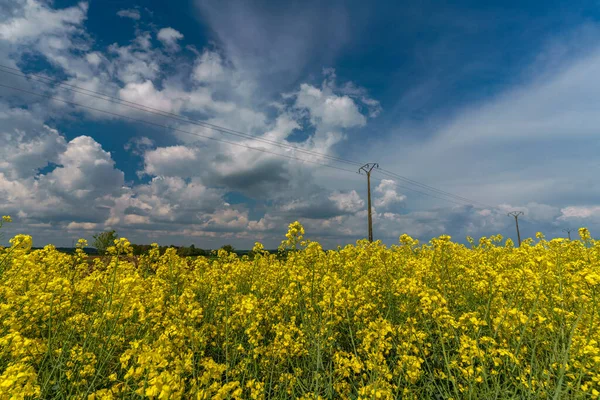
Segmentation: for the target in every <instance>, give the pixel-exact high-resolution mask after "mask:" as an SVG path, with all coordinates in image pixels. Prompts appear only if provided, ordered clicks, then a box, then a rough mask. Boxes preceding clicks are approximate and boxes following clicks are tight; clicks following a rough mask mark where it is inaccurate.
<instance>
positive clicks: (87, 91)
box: [0, 64, 361, 166]
mask: <svg viewBox="0 0 600 400" xmlns="http://www.w3.org/2000/svg"><path fill="white" fill-rule="evenodd" d="M4 69H10V70H15V71H19V70H18V69H16V68H11V67H8V66H5V65H2V64H0V72H2V73H5V74H10V75H14V76H18V77H21V78H25V79H32V77H33V80H35V81H36V82H40V83H43V84H46V85H51V84H54V85H55V86H60V87H63V88H65V89H66V90H69V91H72V92H74V93H79V94H83V95H85V96H90V97H93V98H96V99H99V100H104V101H108V102H111V103H113V104H120V105H122V106H125V107H129V108H132V109H135V110H138V111H143V112H147V113H149V114H153V115H158V116H161V117H167V118H172V119H175V120H178V121H182V122H185V123H189V124H193V125H197V126H202V127H204V128H208V129H212V130H215V131H218V132H220V133H227V134H230V135H234V136H238V137H242V138H245V139H250V140H256V141H260V142H264V143H268V144H271V145H273V146H278V147H281V148H287V149H292V150H296V151H298V152H301V153H304V154H307V155H311V156H317V157H321V158H326V159H329V160H332V161H337V162H340V163H345V164H350V165H356V166H358V165H361V163H360V162H358V161H352V160H348V159H344V158H341V157H336V156H332V155H329V154H323V153H319V152H315V151H312V150H306V149H303V148H301V147H298V146H294V145H292V144H289V143H281V142H277V141H274V140H270V139H266V138H263V137H259V136H256V135H252V134H250V133H245V132H241V131H236V130H234V129H230V128H225V127H221V126H218V125H215V124H211V123H209V122H205V121H198V120H194V119H191V118H188V117H185V116H182V115H179V114H175V113H172V112H169V111H164V110H160V109H157V108H153V107H150V106H146V105H143V104H140V103H135V102H132V101H128V100H123V99H120V98H118V97H114V96H110V95H107V94H104V93H101V92H97V91H94V90H90V89H86V88H82V87H80V86H76V85H71V84H68V83H64V82H61V81H59V80H57V79H53V78H48V77H44V76H40V75H36V74H23V73H15V72H10V71H5V70H4ZM46 81H50V82H46Z"/></svg>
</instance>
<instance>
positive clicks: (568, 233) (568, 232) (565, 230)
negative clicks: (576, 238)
mask: <svg viewBox="0 0 600 400" xmlns="http://www.w3.org/2000/svg"><path fill="white" fill-rule="evenodd" d="M572 230H573V229H563V232H565V233H566V234H567V235H569V240H571V231H572Z"/></svg>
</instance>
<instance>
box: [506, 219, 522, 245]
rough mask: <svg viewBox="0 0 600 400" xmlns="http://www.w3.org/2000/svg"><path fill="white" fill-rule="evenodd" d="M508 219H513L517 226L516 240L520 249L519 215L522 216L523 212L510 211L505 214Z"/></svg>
mask: <svg viewBox="0 0 600 400" xmlns="http://www.w3.org/2000/svg"><path fill="white" fill-rule="evenodd" d="M507 215H508V216H509V217H515V224H516V225H517V238H518V239H519V247H521V233H520V232H519V215H523V211H511V212H509V213H508V214H507Z"/></svg>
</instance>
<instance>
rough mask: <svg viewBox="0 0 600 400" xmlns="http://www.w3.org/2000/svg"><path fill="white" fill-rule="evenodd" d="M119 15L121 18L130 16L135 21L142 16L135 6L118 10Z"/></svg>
mask: <svg viewBox="0 0 600 400" xmlns="http://www.w3.org/2000/svg"><path fill="white" fill-rule="evenodd" d="M117 15H118V16H119V17H121V18H130V19H133V20H135V21H137V20H139V19H140V18H141V16H140V12H139V11H138V10H135V9H133V8H130V9H126V10H119V11H117Z"/></svg>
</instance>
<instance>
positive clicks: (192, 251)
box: [131, 244, 210, 257]
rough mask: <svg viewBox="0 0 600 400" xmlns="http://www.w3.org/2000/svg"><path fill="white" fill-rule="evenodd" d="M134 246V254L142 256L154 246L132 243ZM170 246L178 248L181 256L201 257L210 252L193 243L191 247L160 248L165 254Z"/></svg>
mask: <svg viewBox="0 0 600 400" xmlns="http://www.w3.org/2000/svg"><path fill="white" fill-rule="evenodd" d="M131 247H133V255H135V256H140V255H142V254H147V253H148V251H149V250H150V249H151V248H152V246H151V245H149V244H132V245H131ZM169 248H172V249H176V250H177V255H178V256H180V257H199V256H207V255H208V254H209V253H210V252H209V251H207V250H203V249H199V248H197V247H196V246H194V245H193V244H192V245H191V246H189V247H186V246H173V245H171V246H160V247H159V248H158V249H159V251H160V254H165V251H166V250H167V249H169Z"/></svg>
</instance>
